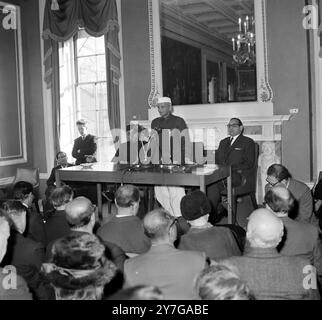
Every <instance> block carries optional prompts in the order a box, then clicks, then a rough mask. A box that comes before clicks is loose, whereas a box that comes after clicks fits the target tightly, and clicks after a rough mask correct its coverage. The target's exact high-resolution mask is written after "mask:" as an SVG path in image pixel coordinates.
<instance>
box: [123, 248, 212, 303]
mask: <svg viewBox="0 0 322 320" xmlns="http://www.w3.org/2000/svg"><path fill="white" fill-rule="evenodd" d="M205 266H206V255H205V253H203V252H196V251H184V250H177V249H175V248H174V247H173V246H171V245H168V244H164V245H156V246H152V247H151V249H150V250H149V251H148V252H147V253H144V254H141V255H139V256H137V257H134V258H131V259H129V260H126V261H125V265H124V275H125V281H126V286H129V287H130V286H136V285H141V284H143V285H144V284H146V285H154V286H157V287H158V288H160V290H161V291H162V293H163V295H164V298H165V299H166V300H192V299H198V296H197V293H196V291H195V289H194V280H195V279H196V277H197V276H198V275H199V273H200V272H201V270H203V269H204V268H205Z"/></svg>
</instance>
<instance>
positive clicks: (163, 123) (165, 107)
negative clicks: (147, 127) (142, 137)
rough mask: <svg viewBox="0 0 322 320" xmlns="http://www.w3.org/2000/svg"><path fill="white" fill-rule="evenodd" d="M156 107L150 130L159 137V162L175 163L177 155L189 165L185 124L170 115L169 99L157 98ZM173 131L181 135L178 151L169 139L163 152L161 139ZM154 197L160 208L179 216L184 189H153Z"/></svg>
mask: <svg viewBox="0 0 322 320" xmlns="http://www.w3.org/2000/svg"><path fill="white" fill-rule="evenodd" d="M156 105H157V108H158V111H159V114H160V117H158V118H156V119H154V120H153V121H152V123H151V129H152V130H155V131H156V132H157V133H158V136H159V140H158V143H159V150H160V160H161V162H162V163H167V160H166V159H168V160H170V162H172V163H176V162H177V161H176V159H177V158H176V155H178V156H179V159H181V163H182V162H184V163H191V160H190V159H191V156H190V152H189V151H190V148H189V147H186V146H190V139H189V132H188V127H187V124H186V122H185V121H184V120H183V119H182V118H180V117H178V116H175V115H173V114H172V112H173V108H172V102H171V99H170V98H168V97H160V98H158V100H157V103H156ZM175 129H177V130H179V132H180V133H181V141H180V142H181V147H180V150H177V149H176V147H177V146H178V144H176V143H175V142H173V141H171V140H170V139H169V142H170V145H169V146H168V148H166V150H164V148H161V146H162V147H163V146H164V144H162V138H164V137H165V136H166V135H164V133H165V131H170V134H171V133H173V130H175ZM183 137H184V138H183ZM183 140H185V141H183ZM177 148H178V147H177ZM161 149H163V150H161ZM167 152H170V154H166V153H167ZM152 157H153V156H152ZM155 196H156V198H157V200H158V201H159V202H160V204H161V205H162V207H163V208H164V209H166V210H167V211H169V212H170V213H171V214H172V215H173V216H176V217H179V216H181V211H180V202H181V199H182V198H183V197H184V196H185V190H184V188H182V187H168V186H162V187H155Z"/></svg>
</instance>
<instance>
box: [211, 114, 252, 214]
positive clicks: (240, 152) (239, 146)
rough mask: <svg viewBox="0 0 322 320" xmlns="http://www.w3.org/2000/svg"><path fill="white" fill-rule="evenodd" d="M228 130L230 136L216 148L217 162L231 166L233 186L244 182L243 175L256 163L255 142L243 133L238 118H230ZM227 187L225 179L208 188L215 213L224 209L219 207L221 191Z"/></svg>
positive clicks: (242, 127) (241, 124)
mask: <svg viewBox="0 0 322 320" xmlns="http://www.w3.org/2000/svg"><path fill="white" fill-rule="evenodd" d="M227 130H228V135H229V136H228V137H227V138H225V139H223V140H221V141H220V143H219V148H218V150H216V164H220V165H230V166H231V169H232V186H233V187H237V186H239V185H240V184H241V183H242V179H243V177H244V176H247V175H248V173H249V170H252V169H253V167H254V165H255V142H254V140H253V139H251V138H248V137H245V136H244V135H243V131H244V126H243V123H242V122H241V120H240V119H238V118H231V119H230V121H229V123H228V125H227ZM225 189H226V185H225V181H220V182H218V183H216V184H214V185H212V186H210V187H209V189H208V196H209V198H210V200H211V202H212V204H213V207H214V210H215V211H216V212H215V213H217V214H219V216H220V214H221V213H222V211H223V210H224V209H223V207H222V206H221V207H219V208H218V204H219V202H220V198H221V196H220V192H221V191H223V190H225ZM220 211H221V212H220ZM215 216H216V214H215ZM210 219H211V218H210Z"/></svg>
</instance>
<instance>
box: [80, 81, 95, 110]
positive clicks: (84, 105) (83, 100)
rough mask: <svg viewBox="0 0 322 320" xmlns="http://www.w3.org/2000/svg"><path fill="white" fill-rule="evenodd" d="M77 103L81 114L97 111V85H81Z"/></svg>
mask: <svg viewBox="0 0 322 320" xmlns="http://www.w3.org/2000/svg"><path fill="white" fill-rule="evenodd" d="M77 102H78V106H79V109H80V111H81V112H86V111H95V110H96V97H95V84H82V85H79V86H78V87H77Z"/></svg>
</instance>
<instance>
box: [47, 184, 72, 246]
mask: <svg viewBox="0 0 322 320" xmlns="http://www.w3.org/2000/svg"><path fill="white" fill-rule="evenodd" d="M72 200H73V190H72V189H71V188H70V187H69V186H63V187H60V188H56V189H55V190H54V191H53V193H52V194H51V198H50V201H51V203H52V206H53V208H54V209H53V210H52V211H47V212H46V213H45V215H44V222H45V234H46V244H45V245H46V246H47V245H48V244H49V243H50V242H52V241H54V240H56V239H58V238H62V237H64V236H65V235H66V234H68V233H69V232H70V228H69V225H68V223H67V219H66V212H65V208H66V206H67V204H68V203H69V202H71V201H72Z"/></svg>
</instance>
